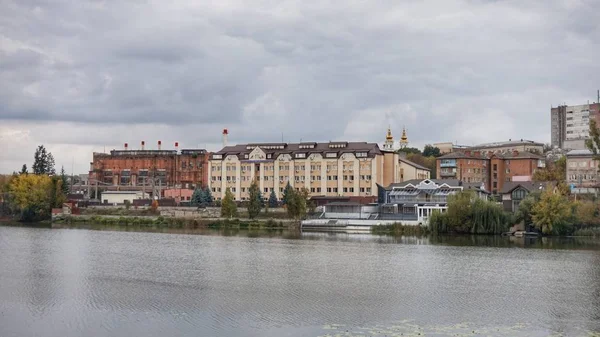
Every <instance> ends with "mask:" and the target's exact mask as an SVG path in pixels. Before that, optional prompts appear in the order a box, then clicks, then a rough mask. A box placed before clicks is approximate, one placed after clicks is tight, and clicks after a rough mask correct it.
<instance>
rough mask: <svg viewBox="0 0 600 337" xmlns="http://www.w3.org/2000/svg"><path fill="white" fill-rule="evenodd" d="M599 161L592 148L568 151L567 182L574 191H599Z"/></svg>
mask: <svg viewBox="0 0 600 337" xmlns="http://www.w3.org/2000/svg"><path fill="white" fill-rule="evenodd" d="M598 165H599V162H598V161H596V160H594V157H593V154H592V152H591V151H590V150H572V151H569V152H568V153H567V173H566V174H567V177H566V179H567V184H569V185H570V186H571V191H572V192H573V193H598V190H599V189H600V175H599V173H598V168H599V167H598Z"/></svg>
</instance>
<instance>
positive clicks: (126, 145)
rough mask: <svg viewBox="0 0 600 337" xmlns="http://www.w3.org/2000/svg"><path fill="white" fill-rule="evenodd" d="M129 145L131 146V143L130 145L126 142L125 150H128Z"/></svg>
mask: <svg viewBox="0 0 600 337" xmlns="http://www.w3.org/2000/svg"><path fill="white" fill-rule="evenodd" d="M128 146H129V145H128V144H127V143H125V151H127V147H128Z"/></svg>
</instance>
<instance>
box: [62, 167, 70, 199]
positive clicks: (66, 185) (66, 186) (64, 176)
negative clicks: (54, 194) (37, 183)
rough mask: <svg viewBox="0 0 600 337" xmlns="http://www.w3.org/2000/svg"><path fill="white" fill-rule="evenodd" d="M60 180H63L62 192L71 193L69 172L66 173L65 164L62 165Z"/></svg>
mask: <svg viewBox="0 0 600 337" xmlns="http://www.w3.org/2000/svg"><path fill="white" fill-rule="evenodd" d="M60 180H61V188H62V192H63V193H64V194H65V195H67V194H69V182H68V179H67V174H66V173H65V168H64V166H61V167H60Z"/></svg>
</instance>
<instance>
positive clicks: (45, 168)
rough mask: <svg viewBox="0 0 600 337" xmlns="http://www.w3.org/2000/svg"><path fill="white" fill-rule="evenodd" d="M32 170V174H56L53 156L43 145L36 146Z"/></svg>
mask: <svg viewBox="0 0 600 337" xmlns="http://www.w3.org/2000/svg"><path fill="white" fill-rule="evenodd" d="M32 170H33V173H34V174H49V175H54V174H56V171H55V169H54V156H53V155H52V153H50V152H47V151H46V148H45V147H44V145H40V146H38V147H37V149H36V150H35V154H34V155H33V166H32Z"/></svg>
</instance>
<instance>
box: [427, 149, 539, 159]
mask: <svg viewBox="0 0 600 337" xmlns="http://www.w3.org/2000/svg"><path fill="white" fill-rule="evenodd" d="M467 152H469V153H470V154H468V153H467ZM476 153H479V151H470V150H467V151H457V152H450V153H448V154H445V155H443V156H441V157H438V158H437V159H463V158H464V159H488V157H487V156H485V155H483V154H479V155H476ZM490 157H497V158H503V159H544V158H545V157H544V156H541V155H539V154H535V153H531V152H527V151H514V152H513V151H505V152H496V153H493V154H491V155H490Z"/></svg>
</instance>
